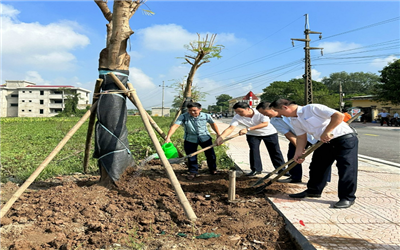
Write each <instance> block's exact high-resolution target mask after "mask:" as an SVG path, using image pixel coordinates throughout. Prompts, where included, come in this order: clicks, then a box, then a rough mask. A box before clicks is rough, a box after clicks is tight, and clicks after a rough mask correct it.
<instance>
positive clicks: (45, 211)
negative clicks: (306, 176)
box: [1, 160, 296, 249]
mask: <svg viewBox="0 0 400 250" xmlns="http://www.w3.org/2000/svg"><path fill="white" fill-rule="evenodd" d="M173 168H174V169H175V173H176V175H177V177H178V179H179V181H180V183H181V185H182V188H183V190H184V192H185V194H186V196H187V198H188V200H189V202H190V204H191V206H192V207H193V210H194V212H195V214H196V216H197V217H198V219H197V221H196V222H194V223H191V222H190V221H188V219H187V218H186V216H185V214H184V211H183V208H182V206H181V205H180V203H179V201H178V199H177V197H176V196H175V194H174V191H173V189H172V187H171V184H170V181H169V180H168V178H167V177H166V174H165V171H164V169H163V167H162V166H161V165H160V162H159V161H158V160H157V161H156V160H153V161H151V162H149V164H148V165H146V166H145V167H144V168H143V169H141V170H140V171H139V170H137V169H133V168H130V169H128V170H127V171H126V172H125V174H124V175H123V176H122V178H121V179H120V181H119V182H118V188H114V189H112V190H109V189H107V188H105V187H102V186H99V185H97V182H98V180H99V176H90V175H71V176H63V177H57V178H54V179H51V180H48V181H45V182H37V183H34V184H32V185H31V187H30V189H28V190H27V191H26V192H25V193H24V194H23V195H22V196H21V197H20V198H19V199H18V200H17V201H16V202H15V203H14V205H13V206H12V208H11V209H10V210H9V211H8V213H7V215H6V216H4V218H2V220H1V224H2V227H1V249H295V248H296V247H295V245H294V244H293V242H292V241H291V239H290V236H289V234H288V233H287V231H286V230H285V224H284V221H283V219H282V217H280V216H279V214H278V213H277V212H276V211H275V210H274V209H273V208H272V207H271V205H270V203H269V202H268V201H267V199H266V198H265V195H266V194H260V195H255V194H254V189H253V188H251V187H250V184H252V183H254V181H255V180H257V179H255V178H248V177H240V178H237V180H236V194H237V195H236V200H235V202H228V187H229V178H228V172H222V173H221V174H218V175H209V174H207V172H206V171H205V170H202V171H203V172H204V173H202V174H200V175H199V176H198V177H197V178H196V179H195V180H193V181H188V180H186V178H185V177H186V169H185V168H184V166H182V165H177V164H174V165H173ZM17 189H18V186H17V185H16V184H14V183H11V182H9V183H6V184H3V185H2V187H1V193H2V198H1V203H2V205H3V204H4V203H5V202H6V201H7V200H8V199H9V198H10V197H11V195H12V194H13V193H14V192H15V191H16V190H17ZM284 189H285V186H284V185H282V184H279V183H274V184H273V185H271V186H269V187H268V188H267V189H266V192H267V193H268V195H269V194H275V193H281V192H282V191H283V192H284ZM205 195H210V196H211V197H210V199H206V198H205ZM204 233H213V234H212V235H211V236H217V237H212V238H208V239H198V238H196V236H199V235H202V234H204ZM209 236H210V235H209Z"/></svg>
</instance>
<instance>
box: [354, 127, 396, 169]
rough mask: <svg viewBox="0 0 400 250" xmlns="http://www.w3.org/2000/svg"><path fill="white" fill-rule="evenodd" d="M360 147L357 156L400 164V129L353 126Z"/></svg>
mask: <svg viewBox="0 0 400 250" xmlns="http://www.w3.org/2000/svg"><path fill="white" fill-rule="evenodd" d="M354 127H355V128H356V129H357V132H358V136H359V140H360V145H359V154H361V155H366V156H370V157H374V158H378V159H381V160H386V161H391V162H395V163H400V128H399V127H370V126H363V125H362V124H354Z"/></svg>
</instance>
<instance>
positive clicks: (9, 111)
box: [0, 80, 90, 117]
mask: <svg viewBox="0 0 400 250" xmlns="http://www.w3.org/2000/svg"><path fill="white" fill-rule="evenodd" d="M64 89H68V90H69V91H72V93H74V94H75V93H77V94H79V101H78V108H79V109H85V108H86V107H87V105H89V93H90V91H89V90H87V89H83V88H77V87H74V86H70V85H64V86H56V85H36V84H35V83H33V82H28V81H8V80H7V81H6V83H5V84H3V85H0V117H51V116H55V115H57V113H59V112H61V111H63V110H64V108H65V100H66V99H67V97H68V94H67V93H66V91H65V90H64Z"/></svg>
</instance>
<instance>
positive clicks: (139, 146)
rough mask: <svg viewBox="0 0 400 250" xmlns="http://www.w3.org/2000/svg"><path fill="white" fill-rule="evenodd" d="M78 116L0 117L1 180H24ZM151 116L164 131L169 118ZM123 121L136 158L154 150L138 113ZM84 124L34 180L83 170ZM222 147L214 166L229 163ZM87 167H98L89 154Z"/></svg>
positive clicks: (179, 136)
mask: <svg viewBox="0 0 400 250" xmlns="http://www.w3.org/2000/svg"><path fill="white" fill-rule="evenodd" d="M79 119H80V118H79V117H52V118H2V119H1V120H0V125H1V127H0V131H1V145H0V146H1V181H2V182H5V181H8V180H12V181H15V182H23V181H25V180H26V179H27V178H28V177H29V176H30V175H31V174H32V173H33V171H35V170H36V168H37V167H38V166H39V165H40V164H41V163H42V162H43V160H44V159H46V157H47V156H48V155H49V154H50V153H51V151H52V150H53V149H54V148H55V147H56V146H57V144H58V143H59V142H60V141H61V140H62V139H63V138H64V136H65V135H66V134H67V133H68V131H69V130H70V129H71V128H72V127H73V126H74V125H75V124H76V123H77V122H78V120H79ZM154 120H155V121H156V123H157V124H158V126H159V127H160V128H161V129H162V130H163V131H164V133H167V132H168V129H169V124H170V123H171V121H172V118H165V117H154ZM126 125H127V128H128V140H129V147H130V150H131V151H132V154H133V157H134V158H135V160H136V161H138V160H141V159H144V158H145V157H146V155H150V154H152V153H155V148H154V145H153V143H152V141H151V139H150V137H149V135H148V133H147V131H146V129H145V126H144V124H143V122H142V120H141V118H140V117H139V116H129V117H128V122H127V124H126ZM87 127H88V122H86V123H85V124H83V126H82V127H81V128H80V129H79V130H78V131H77V132H76V133H75V134H74V135H73V136H72V138H71V139H70V140H69V141H68V142H67V144H66V145H65V146H64V147H63V149H62V150H61V151H60V152H59V153H58V154H57V156H56V157H55V158H54V159H53V160H52V161H51V162H50V163H49V165H48V166H47V167H46V168H45V169H44V171H43V172H42V173H41V174H40V175H39V177H38V178H37V179H38V180H44V179H47V178H50V177H54V176H58V175H65V174H71V173H75V172H80V173H81V172H83V157H84V150H85V141H86V133H87ZM183 133H184V132H183V129H182V128H179V129H178V130H177V131H176V132H175V134H174V135H173V136H172V138H171V139H172V141H173V143H174V144H175V145H176V146H177V147H178V149H179V150H181V152H184V150H183ZM156 134H157V133H156ZM157 136H158V134H157ZM214 139H215V138H214ZM158 140H159V142H160V143H161V144H163V143H164V140H163V139H162V138H161V137H160V136H158ZM92 142H93V140H92ZM93 148H94V144H93V145H92V147H91V154H90V156H92V154H93ZM225 150H226V147H225V146H219V147H215V151H216V155H217V165H218V168H230V167H232V166H233V163H232V161H231V160H230V158H229V157H228V156H227V155H226V153H225ZM198 158H199V162H200V161H203V160H205V156H204V153H202V154H200V155H199V156H198ZM88 171H89V172H91V173H94V172H96V171H98V167H97V161H96V159H93V158H92V157H91V158H90V161H89V167H88Z"/></svg>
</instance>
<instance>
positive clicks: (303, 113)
mask: <svg viewBox="0 0 400 250" xmlns="http://www.w3.org/2000/svg"><path fill="white" fill-rule="evenodd" d="M336 112H337V111H336V110H334V109H331V108H329V107H327V106H325V105H321V104H309V105H307V106H298V107H297V117H291V124H292V126H293V128H294V131H295V132H296V135H303V134H305V133H308V134H310V135H312V136H314V138H315V139H317V140H320V139H321V134H322V133H323V132H324V131H325V129H326V127H327V126H328V124H329V122H330V121H331V116H332V115H333V114H334V113H336ZM350 133H353V130H352V129H351V128H350V126H349V125H347V124H346V123H345V122H342V123H340V124H339V125H338V126H337V127H336V128H335V129H334V130H333V131H332V134H333V138H336V137H339V136H342V135H346V134H350Z"/></svg>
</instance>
